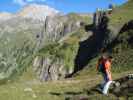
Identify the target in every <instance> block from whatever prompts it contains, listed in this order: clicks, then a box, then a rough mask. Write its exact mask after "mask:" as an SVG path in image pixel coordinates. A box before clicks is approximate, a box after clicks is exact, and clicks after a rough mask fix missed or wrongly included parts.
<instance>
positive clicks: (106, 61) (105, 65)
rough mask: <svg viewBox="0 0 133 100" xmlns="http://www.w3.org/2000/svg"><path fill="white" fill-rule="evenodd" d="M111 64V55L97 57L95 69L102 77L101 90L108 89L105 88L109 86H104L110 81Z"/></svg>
mask: <svg viewBox="0 0 133 100" xmlns="http://www.w3.org/2000/svg"><path fill="white" fill-rule="evenodd" d="M111 64H112V56H108V55H103V56H102V57H101V58H99V60H98V63H97V66H96V67H97V70H98V71H99V72H100V73H101V74H102V76H103V79H104V83H102V84H101V89H103V91H105V90H106V91H108V89H106V88H109V86H107V87H106V88H104V87H105V85H106V84H107V83H108V82H112V73H111ZM104 94H106V93H104Z"/></svg>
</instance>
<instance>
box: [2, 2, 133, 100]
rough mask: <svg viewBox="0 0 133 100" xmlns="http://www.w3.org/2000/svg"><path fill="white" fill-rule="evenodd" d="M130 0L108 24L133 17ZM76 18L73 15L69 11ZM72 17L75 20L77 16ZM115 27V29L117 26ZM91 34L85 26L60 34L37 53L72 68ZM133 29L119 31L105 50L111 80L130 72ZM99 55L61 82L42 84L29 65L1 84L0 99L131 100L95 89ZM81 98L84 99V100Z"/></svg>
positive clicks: (120, 23) (116, 23) (132, 3)
mask: <svg viewBox="0 0 133 100" xmlns="http://www.w3.org/2000/svg"><path fill="white" fill-rule="evenodd" d="M132 8H133V1H132V0H130V1H129V2H127V3H126V4H124V5H122V6H120V7H118V8H116V9H115V11H114V13H113V14H112V15H111V16H110V22H109V24H110V25H114V26H117V27H119V25H121V27H122V25H124V24H125V23H128V22H129V21H130V20H132V19H133V12H132ZM69 16H71V17H72V18H73V17H74V18H75V15H74V14H70V15H69ZM75 19H78V18H77V17H76V18H75ZM85 20H86V19H85ZM117 27H115V28H117ZM90 36H91V33H89V32H86V31H85V28H84V26H83V27H81V28H80V29H79V30H77V31H76V32H73V33H70V34H69V35H68V36H65V37H63V39H62V40H60V41H59V42H57V43H54V44H49V45H47V46H46V47H44V48H42V49H41V50H40V51H39V52H38V54H37V55H38V56H43V57H51V59H60V60H61V61H63V64H64V65H65V67H66V68H68V69H69V68H72V69H73V68H74V60H75V56H76V54H77V51H78V49H79V43H80V42H81V41H85V40H87V39H88V37H90ZM132 37H133V29H127V30H125V31H122V32H120V33H119V34H118V36H117V38H116V40H115V41H114V42H112V43H111V44H110V45H109V46H108V48H107V51H109V52H110V53H111V54H112V56H113V57H114V61H113V64H112V73H113V79H118V78H120V77H124V76H126V75H127V74H130V73H133V43H132V41H131V40H132V39H133V38H132ZM100 55H101V54H100V53H99V54H98V55H97V56H95V57H94V58H93V59H91V60H89V63H88V64H87V65H86V67H85V68H84V69H83V70H81V71H79V72H78V73H76V74H75V75H74V76H73V77H72V78H69V79H64V80H61V81H53V82H51V81H48V82H45V83H42V82H40V81H39V80H37V79H36V75H35V73H34V71H33V69H32V66H31V67H29V68H28V70H27V71H26V72H24V73H23V75H22V76H21V77H19V78H18V79H16V80H15V81H13V82H12V81H11V80H8V82H7V84H4V85H1V86H0V90H1V91H0V98H1V100H24V99H25V100H34V99H35V100H43V99H44V100H51V98H52V99H53V100H80V99H83V98H84V99H85V100H97V99H98V100H126V99H129V100H132V99H133V95H131V96H130V97H128V96H124V95H121V96H120V97H117V96H116V95H114V94H113V93H110V94H109V95H108V96H104V95H102V94H101V93H99V92H97V91H95V90H94V89H95V88H96V86H97V85H98V84H99V83H100V82H101V80H102V78H101V75H100V74H99V73H97V72H96V68H95V66H96V63H97V60H98V58H99V56H100ZM122 91H123V90H122ZM84 99H83V100H84Z"/></svg>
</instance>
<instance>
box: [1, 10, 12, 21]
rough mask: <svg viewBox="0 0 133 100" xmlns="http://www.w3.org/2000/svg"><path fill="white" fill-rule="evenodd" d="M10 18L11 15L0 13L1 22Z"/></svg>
mask: <svg viewBox="0 0 133 100" xmlns="http://www.w3.org/2000/svg"><path fill="white" fill-rule="evenodd" d="M12 16H13V14H11V13H8V12H1V13H0V19H2V20H7V19H10V18H11V17H12Z"/></svg>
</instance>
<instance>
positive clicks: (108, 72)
mask: <svg viewBox="0 0 133 100" xmlns="http://www.w3.org/2000/svg"><path fill="white" fill-rule="evenodd" d="M106 74H107V77H108V79H109V81H112V75H111V71H110V70H108V69H106Z"/></svg>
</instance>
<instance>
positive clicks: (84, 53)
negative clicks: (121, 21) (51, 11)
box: [74, 16, 109, 73]
mask: <svg viewBox="0 0 133 100" xmlns="http://www.w3.org/2000/svg"><path fill="white" fill-rule="evenodd" d="M108 21H109V19H108V18H107V17H106V16H103V18H102V21H101V22H102V23H100V24H99V26H98V27H94V25H88V26H86V27H85V29H86V31H92V32H93V35H92V36H91V37H89V38H88V39H87V40H85V41H83V42H80V43H79V49H78V53H77V55H76V57H75V67H74V68H75V69H74V73H76V72H77V71H79V70H82V69H83V68H84V67H85V66H86V65H87V64H88V63H89V61H90V60H91V59H92V58H93V57H95V56H96V55H97V53H98V52H99V51H100V50H101V48H103V47H104V42H105V39H106V37H107V35H108V33H109V30H108V29H107V28H108Z"/></svg>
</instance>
